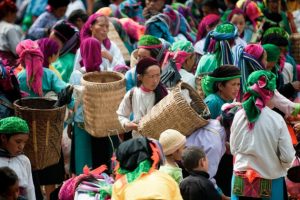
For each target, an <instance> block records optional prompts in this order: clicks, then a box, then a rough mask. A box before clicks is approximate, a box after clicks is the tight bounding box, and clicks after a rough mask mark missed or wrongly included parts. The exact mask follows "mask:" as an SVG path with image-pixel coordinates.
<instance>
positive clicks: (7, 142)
mask: <svg viewBox="0 0 300 200" xmlns="http://www.w3.org/2000/svg"><path fill="white" fill-rule="evenodd" d="M28 138H29V135H28V134H16V135H13V136H11V137H10V138H7V137H6V135H4V134H2V135H1V147H2V148H4V149H6V150H7V151H8V152H9V154H10V155H12V156H17V155H19V154H21V153H22V152H23V150H24V147H25V144H26V142H27V140H28Z"/></svg>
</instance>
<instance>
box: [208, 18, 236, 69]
mask: <svg viewBox="0 0 300 200" xmlns="http://www.w3.org/2000/svg"><path fill="white" fill-rule="evenodd" d="M237 36H238V29H237V27H236V26H234V25H233V24H232V23H223V24H220V25H218V26H217V27H216V29H215V30H213V31H211V32H209V33H208V34H207V37H206V40H205V44H204V51H205V52H207V51H208V52H211V53H215V54H217V58H220V59H222V60H221V64H223V65H224V64H233V56H232V52H231V47H230V44H229V42H228V41H227V40H232V39H235V38H236V37H237ZM219 55H220V56H219Z"/></svg>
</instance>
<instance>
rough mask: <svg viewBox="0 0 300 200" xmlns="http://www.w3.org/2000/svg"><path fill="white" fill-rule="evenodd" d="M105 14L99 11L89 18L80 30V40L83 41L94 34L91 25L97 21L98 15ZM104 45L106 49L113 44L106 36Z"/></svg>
mask: <svg viewBox="0 0 300 200" xmlns="http://www.w3.org/2000/svg"><path fill="white" fill-rule="evenodd" d="M102 16H104V15H102V14H99V13H95V14H92V15H91V16H90V17H89V18H88V20H87V21H86V22H85V24H84V26H83V27H82V29H81V31H80V40H81V41H83V40H84V39H86V38H88V37H91V36H92V32H91V29H90V28H91V26H92V25H93V24H94V23H95V22H96V20H97V18H98V17H102ZM104 17H106V16H104ZM103 45H104V46H105V48H106V49H108V50H109V49H110V46H111V42H110V40H109V39H108V38H106V39H105V40H104V41H103Z"/></svg>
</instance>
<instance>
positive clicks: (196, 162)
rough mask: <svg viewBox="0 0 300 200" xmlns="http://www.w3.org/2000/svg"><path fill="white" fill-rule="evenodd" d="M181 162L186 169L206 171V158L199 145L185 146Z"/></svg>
mask: <svg viewBox="0 0 300 200" xmlns="http://www.w3.org/2000/svg"><path fill="white" fill-rule="evenodd" d="M182 164H183V166H184V168H185V169H186V170H187V171H195V170H196V171H205V172H208V159H207V157H206V155H205V152H204V151H203V150H202V149H201V148H200V147H187V148H186V149H184V150H183V153H182Z"/></svg>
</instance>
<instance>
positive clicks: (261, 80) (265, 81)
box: [242, 70, 276, 129]
mask: <svg viewBox="0 0 300 200" xmlns="http://www.w3.org/2000/svg"><path fill="white" fill-rule="evenodd" d="M247 84H248V88H247V92H246V93H245V95H244V99H243V103H242V106H243V108H244V110H245V112H246V116H247V118H248V121H249V122H250V123H249V128H250V129H251V128H253V126H254V123H255V122H256V121H257V119H258V118H259V115H260V113H261V110H262V109H263V108H264V107H265V106H266V103H267V102H268V101H269V100H270V99H271V98H272V97H273V95H274V90H275V89H276V76H275V74H273V73H272V72H270V71H266V70H258V71H255V72H252V73H251V74H250V76H249V77H248V81H247Z"/></svg>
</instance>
